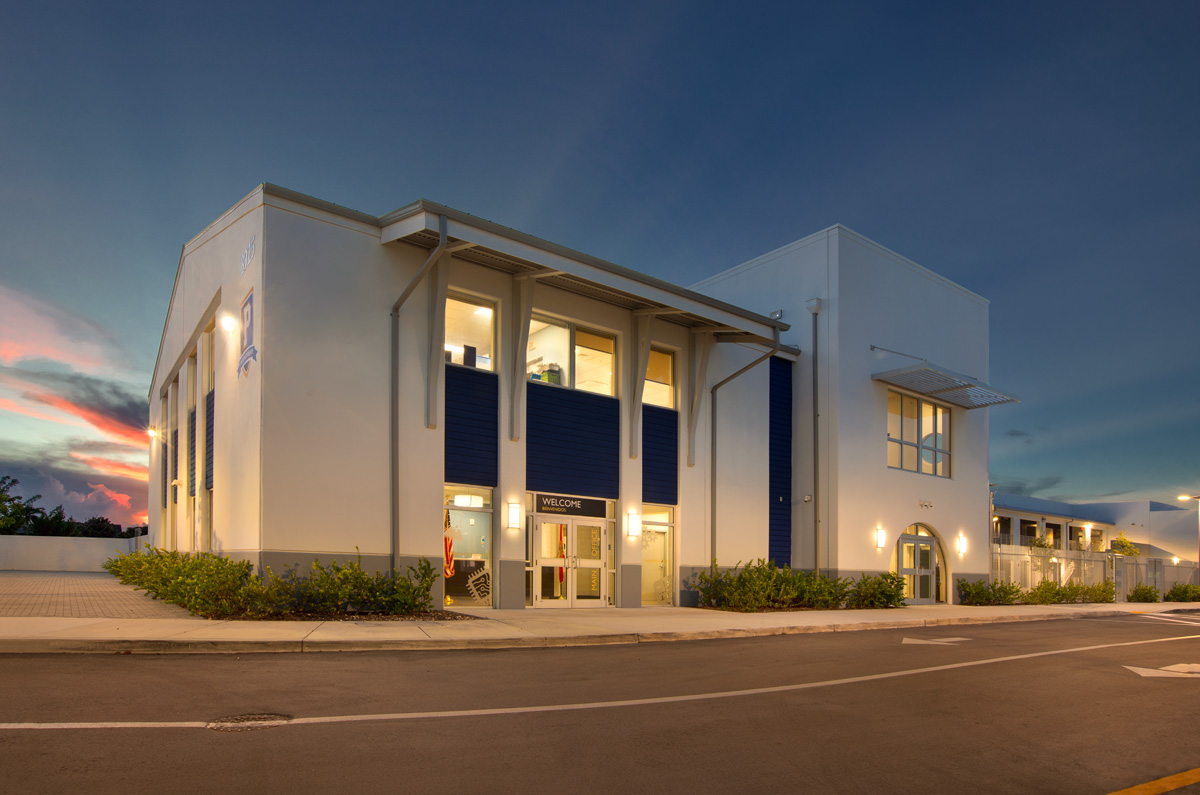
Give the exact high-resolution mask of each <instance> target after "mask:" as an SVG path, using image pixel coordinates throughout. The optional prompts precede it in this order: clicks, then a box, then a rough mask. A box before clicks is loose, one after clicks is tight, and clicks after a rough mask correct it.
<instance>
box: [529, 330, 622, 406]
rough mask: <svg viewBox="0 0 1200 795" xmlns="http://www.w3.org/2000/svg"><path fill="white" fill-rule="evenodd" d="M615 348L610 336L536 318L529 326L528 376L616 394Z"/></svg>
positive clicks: (543, 381)
mask: <svg viewBox="0 0 1200 795" xmlns="http://www.w3.org/2000/svg"><path fill="white" fill-rule="evenodd" d="M616 347H617V346H616V340H615V339H614V338H613V337H611V336H608V335H607V334H601V333H599V332H595V331H588V330H587V329H582V328H577V327H576V326H574V325H572V324H570V323H563V322H561V321H557V320H550V319H548V318H533V319H532V320H531V321H530V323H529V348H528V350H527V352H526V357H525V374H526V375H527V376H528V377H529V380H530V381H541V382H542V383H546V384H557V385H559V386H566V387H572V388H574V389H582V390H585V391H587V392H596V393H598V394H601V395H613V394H615V393H616V370H617V368H616Z"/></svg>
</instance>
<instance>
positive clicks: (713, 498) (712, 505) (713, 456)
mask: <svg viewBox="0 0 1200 795" xmlns="http://www.w3.org/2000/svg"><path fill="white" fill-rule="evenodd" d="M779 348H780V345H779V327H778V326H777V327H776V328H775V343H774V346H773V347H772V348H771V350H769V351H767V352H766V353H764V354H763V355H762V356H760V357H758V358H757V359H755V360H754V361H752V362H750V364H748V365H746V366H745V367H743V368H742V369H741V370H738V371H737V372H736V373H734V374H733V375H731V376H729V377H728V378H726V379H725V380H724V381H721V382H720V383H718V384H716V385H715V386H713V388H712V389H711V390H709V396H710V402H709V404H708V410H709V426H710V427H709V445H708V449H709V461H708V478H709V488H708V492H709V521H708V524H709V552H710V553H711V555H710V557H711V558H712V559H713V561H716V559H717V390H718V389H720V388H721V387H723V386H725V385H726V384H728V383H729V382H730V381H732V380H733V379H735V378H737V377H738V376H739V375H741V374H742V373H745V372H748V371H749V370H753V369H754V368H755V367H757V366H758V365H759V364H761V363H763V362H765V361H766V360H767V359H770V358H771V357H772V356H774V355H775V354H777V353H779Z"/></svg>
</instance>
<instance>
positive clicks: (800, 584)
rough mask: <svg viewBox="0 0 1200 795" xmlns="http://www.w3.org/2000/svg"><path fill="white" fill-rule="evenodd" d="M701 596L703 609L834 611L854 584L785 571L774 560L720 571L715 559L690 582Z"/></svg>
mask: <svg viewBox="0 0 1200 795" xmlns="http://www.w3.org/2000/svg"><path fill="white" fill-rule="evenodd" d="M691 587H692V588H694V589H696V590H697V591H698V592H699V595H700V601H699V604H700V606H701V607H716V608H720V609H723V610H741V611H745V612H755V611H758V610H796V609H803V608H813V609H818V610H831V609H835V608H838V607H841V606H842V605H843V604H844V603H845V602H846V599H847V598H848V596H849V594H850V590H851V583H850V581H849V580H847V579H846V578H844V577H833V578H831V577H826V576H824V575H822V574H815V573H812V572H807V571H796V570H794V569H792V568H791V567H789V566H784V567H783V568H782V569H781V568H779V567H778V566H776V565H775V562H774V561H767V560H762V559H759V560H758V561H756V562H754V563H749V564H747V565H746V566H744V567H743V566H742V564H741V562H740V561H739V562H738V565H736V566H734V567H733V568H732V569H726V570H725V571H721V570H720V569H719V568H718V567H717V562H716V561H715V560H714V561H713V564H712V567H711V568H709V569H706V570H704V571H701V572H700V573H699V574H698V575H697V576H696V578H695V579H694V580H693V581H692V582H691Z"/></svg>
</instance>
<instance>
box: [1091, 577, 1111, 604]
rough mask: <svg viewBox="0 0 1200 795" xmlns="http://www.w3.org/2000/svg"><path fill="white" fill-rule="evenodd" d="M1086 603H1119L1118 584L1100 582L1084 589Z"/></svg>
mask: <svg viewBox="0 0 1200 795" xmlns="http://www.w3.org/2000/svg"><path fill="white" fill-rule="evenodd" d="M1083 596H1084V598H1083V601H1085V602H1094V603H1097V604H1104V603H1111V602H1115V601H1117V584H1116V583H1115V582H1111V581H1109V582H1098V583H1096V584H1095V585H1089V586H1087V587H1086V588H1084V594H1083Z"/></svg>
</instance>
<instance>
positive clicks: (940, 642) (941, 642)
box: [900, 638, 970, 646]
mask: <svg viewBox="0 0 1200 795" xmlns="http://www.w3.org/2000/svg"><path fill="white" fill-rule="evenodd" d="M964 640H970V638H936V639H934V640H918V639H917V638H905V639H904V640H902V641H900V643H901V645H904V644H906V643H908V644H913V645H918V646H953V645H954V644H955V643H961V642H962V641H964Z"/></svg>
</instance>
